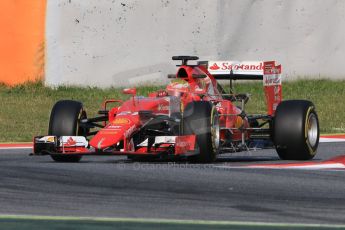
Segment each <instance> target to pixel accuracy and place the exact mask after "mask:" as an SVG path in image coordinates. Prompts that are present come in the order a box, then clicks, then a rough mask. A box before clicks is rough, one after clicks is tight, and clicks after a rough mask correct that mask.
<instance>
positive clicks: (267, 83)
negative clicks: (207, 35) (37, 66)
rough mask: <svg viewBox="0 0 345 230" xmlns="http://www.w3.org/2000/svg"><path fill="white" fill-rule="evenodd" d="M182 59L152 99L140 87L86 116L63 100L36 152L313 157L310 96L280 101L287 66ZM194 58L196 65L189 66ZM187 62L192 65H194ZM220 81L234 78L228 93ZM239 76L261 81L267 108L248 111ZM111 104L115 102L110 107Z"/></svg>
mask: <svg viewBox="0 0 345 230" xmlns="http://www.w3.org/2000/svg"><path fill="white" fill-rule="evenodd" d="M172 59H173V60H179V61H182V64H180V65H178V71H177V73H176V74H174V75H169V76H168V77H169V78H172V82H171V83H170V84H168V85H167V87H166V88H165V89H162V90H159V91H157V92H152V93H150V94H149V96H148V97H143V96H137V95H136V89H135V88H129V89H124V90H123V93H125V94H130V95H132V96H131V98H130V99H129V100H127V101H121V100H115V99H111V100H106V101H105V102H104V103H103V106H102V109H101V110H100V111H99V112H98V113H99V116H97V117H93V118H88V117H87V114H86V111H85V110H84V108H83V104H82V103H81V102H78V101H72V100H62V101H58V102H57V103H56V104H55V105H54V107H53V108H52V111H51V115H50V121H49V129H48V135H46V136H37V137H35V138H34V154H35V155H50V156H51V157H52V159H53V160H55V161H57V162H77V161H79V160H80V159H81V157H82V156H84V155H127V156H128V158H130V159H133V160H143V159H152V158H153V159H186V160H189V161H193V162H200V163H209V162H213V161H215V160H216V158H217V155H218V154H221V153H229V152H239V151H248V150H250V149H258V148H275V149H276V151H277V153H278V155H279V157H280V158H281V159H286V160H309V159H312V158H313V157H314V156H315V153H316V150H317V147H318V143H319V121H318V116H317V113H316V110H315V106H314V104H313V103H312V102H310V101H306V100H286V101H282V86H281V66H280V65H276V64H275V62H274V61H269V62H261V61H258V62H236V61H199V62H197V61H196V60H198V57H195V56H174V57H173V58H172ZM191 61H193V64H190V63H191ZM188 62H189V63H188ZM218 79H222V80H228V81H229V85H230V92H225V91H224V89H223V87H222V85H221V84H219V82H217V80H218ZM235 80H262V82H263V89H264V91H265V100H266V104H267V113H266V114H248V113H247V112H246V110H245V105H246V103H247V101H248V100H249V95H248V94H237V93H234V90H233V81H235ZM109 105H112V106H109Z"/></svg>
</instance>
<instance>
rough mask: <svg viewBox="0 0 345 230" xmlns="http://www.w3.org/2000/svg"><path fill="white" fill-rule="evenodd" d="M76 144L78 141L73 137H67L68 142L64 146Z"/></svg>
mask: <svg viewBox="0 0 345 230" xmlns="http://www.w3.org/2000/svg"><path fill="white" fill-rule="evenodd" d="M76 144H77V142H76V141H75V140H74V139H73V138H72V137H70V138H68V139H67V142H66V143H64V146H65V147H69V146H75V145H76Z"/></svg>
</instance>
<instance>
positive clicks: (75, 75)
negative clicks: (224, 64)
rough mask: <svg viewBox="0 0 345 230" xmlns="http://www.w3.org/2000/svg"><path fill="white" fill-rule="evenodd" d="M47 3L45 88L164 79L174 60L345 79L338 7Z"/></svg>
mask: <svg viewBox="0 0 345 230" xmlns="http://www.w3.org/2000/svg"><path fill="white" fill-rule="evenodd" d="M325 3H326V2H325V1H324V0H289V1H277V0H262V1H252V0H232V1H229V0H173V1H172V0H146V1H138V0H126V1H119V0H64V1H62V0H61V1H56V0H48V6H47V21H46V39H47V42H46V46H47V48H46V50H47V60H46V84H47V85H51V86H56V85H61V84H67V85H69V84H72V85H84V86H100V87H108V86H128V85H138V84H143V83H144V82H160V83H163V82H164V81H166V75H167V74H168V73H169V74H170V73H174V72H175V67H174V64H175V62H173V61H171V56H173V55H198V56H200V57H201V58H202V59H204V60H227V59H232V60H271V59H272V60H277V61H278V62H279V63H281V64H282V66H283V77H288V78H294V77H297V76H312V77H319V76H321V77H330V78H341V77H344V76H345V74H344V70H343V69H342V68H341V67H342V65H343V60H345V59H344V55H345V43H344V41H345V29H344V28H345V16H344V12H345V1H336V0H329V1H327V4H325Z"/></svg>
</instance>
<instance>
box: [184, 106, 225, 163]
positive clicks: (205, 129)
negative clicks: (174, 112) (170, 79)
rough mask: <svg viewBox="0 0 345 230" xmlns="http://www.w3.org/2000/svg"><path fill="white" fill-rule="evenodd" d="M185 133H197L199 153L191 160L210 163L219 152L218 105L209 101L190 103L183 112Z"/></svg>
mask: <svg viewBox="0 0 345 230" xmlns="http://www.w3.org/2000/svg"><path fill="white" fill-rule="evenodd" d="M183 134H184V135H192V134H195V135H196V146H195V147H196V149H198V150H199V154H198V155H196V156H194V157H192V158H191V159H190V160H191V161H195V162H199V163H210V162H213V161H215V160H216V157H217V154H218V152H219V116H218V112H217V110H216V107H215V106H214V105H213V104H211V103H210V102H208V101H195V102H191V103H189V104H188V105H187V106H186V108H185V110H184V113H183Z"/></svg>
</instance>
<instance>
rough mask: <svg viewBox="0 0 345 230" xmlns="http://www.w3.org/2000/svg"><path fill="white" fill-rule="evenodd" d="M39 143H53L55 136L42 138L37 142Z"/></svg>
mask: <svg viewBox="0 0 345 230" xmlns="http://www.w3.org/2000/svg"><path fill="white" fill-rule="evenodd" d="M38 141H39V142H45V143H55V136H44V137H42V138H40V139H39V140H38Z"/></svg>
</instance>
